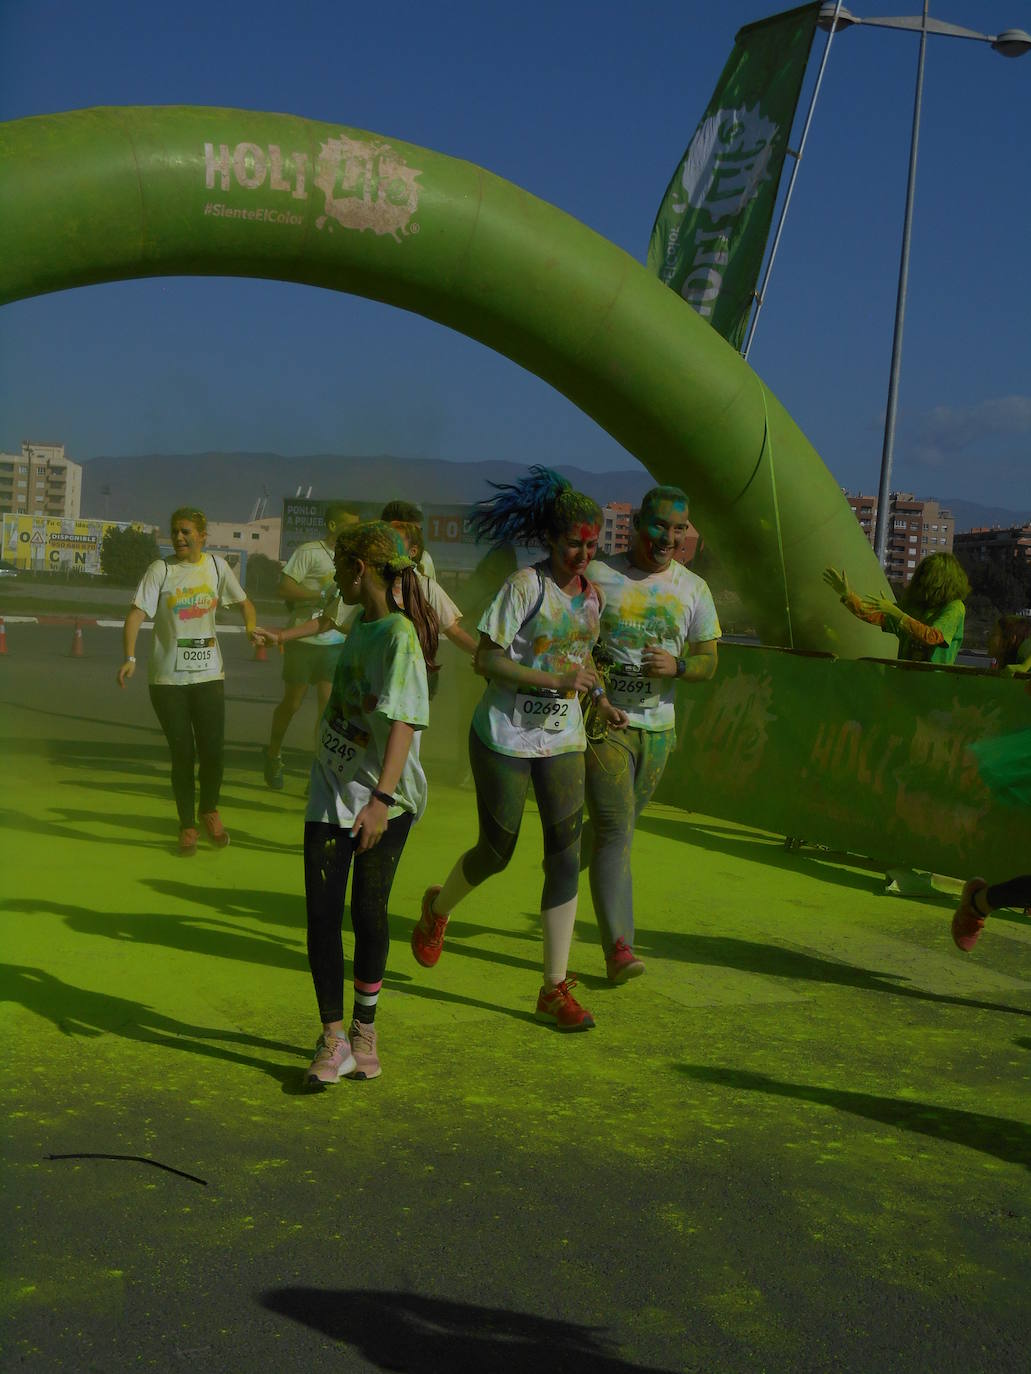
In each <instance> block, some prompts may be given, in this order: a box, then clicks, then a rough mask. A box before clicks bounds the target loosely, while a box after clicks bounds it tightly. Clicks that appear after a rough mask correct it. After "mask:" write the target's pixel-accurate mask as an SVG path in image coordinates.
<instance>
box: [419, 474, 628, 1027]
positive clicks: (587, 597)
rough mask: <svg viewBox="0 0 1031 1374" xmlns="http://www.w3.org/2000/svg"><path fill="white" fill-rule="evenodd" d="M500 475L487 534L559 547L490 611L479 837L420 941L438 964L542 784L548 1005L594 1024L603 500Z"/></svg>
mask: <svg viewBox="0 0 1031 1374" xmlns="http://www.w3.org/2000/svg"><path fill="white" fill-rule="evenodd" d="M492 485H495V486H497V488H498V495H497V496H495V497H492V498H490V499H488V500H486V501H483V502H480V503H478V506H477V509H476V511H475V513H474V515H473V522H474V526H475V529H476V531H477V535H478V537H481V538H489V539H490V540H491V542H492V544H494V545H498V544H501V543H522V544H525V545H528V546H538V547H539V546H541V545H544V546H545V547H546V548H547V550H548V554H547V557H546V558H545V559H543V560H542V561H541V562H539V563H537V564H535V565H534V566H532V567H529V568H522V569H519V570H518V571H516V572H514V573H512V574H511V576H510V577H508V578H507V579H506V580H505V582H504V583H503V585H502V587H501V589H500V591H499V592H498V594H497V595H496V596H495V598H494V600H493V601H492V602H491V604H490V606H489V607H488V608H487V610H486V611H485V612H484V614H483V616H482V618H481V620H480V622H479V630H480V643H479V648H478V651H477V666H478V669H479V671H480V672H481V673H482V674H483V675H484V676H485V677H486V678H487V687H486V690H485V691H484V694H483V696H482V698H481V700H480V702H479V704H478V705H477V707H476V710H475V712H474V714H473V719H472V726H471V728H470V732H469V759H470V764H471V767H472V775H473V781H474V784H475V787H476V804H477V810H478V812H479V837H478V839H477V841H476V844H475V845H474V846H473V847H472V848H471V849H469V850H467V851H466V853H464V854H463V855H462V856H461V858H460V859H459V860H458V862H457V863H456V864H455V865H454V867H453V868H452V870H451V872H450V874H449V875H448V877H447V878H446V879H445V880H444V882H443V883H442V884H441V885H439V886H431V887H428V888H427V889H426V892H425V893H424V895H423V899H422V910H421V913H420V916H419V920H418V922H417V923H416V925H415V928H414V929H413V931H412V953H413V954H414V956H415V958H416V960H417V961H418V963H420V964H421V965H423V967H425V968H432V967H433V966H434V965H435V964H436V963H437V961H438V960H439V958H440V956H441V952H442V950H443V946H444V932H445V928H446V926H447V923H448V920H449V918H450V916H451V913H452V911H453V910H454V909H455V907H456V906H457V905H458V904H459V902H461V901H462V900H463V899H464V898H465V897H467V896H468V895H469V893H470V892H472V891H473V890H474V889H475V888H477V887H478V886H479V885H480V884H481V883H483V882H485V881H486V880H487V878H489V877H492V876H493V875H495V874H497V873H500V872H502V871H503V870H504V868H505V867H506V866H507V864H508V862H509V860H510V859H511V857H512V853H513V851H514V849H515V846H516V840H517V839H518V836H519V828H520V825H521V823H522V818H523V810H524V807H525V804H526V795H527V791H528V789H529V787H530V784H531V783H532V784H533V790H534V795H535V797H536V800H537V807H538V810H539V812H540V818H541V827H542V830H543V834H544V887H543V891H542V894H541V926H542V930H543V936H544V979H543V986H542V987H541V989H540V992H539V994H538V997H537V1006H536V1014H537V1016H538V1017H541V1018H542V1019H544V1020H547V1021H549V1022H550V1023H552V1024H554V1025H555V1026H557V1027H558V1029H559V1030H561V1031H584V1030H588V1029H590V1028H591V1027H592V1026H593V1025H594V1018H593V1016H592V1015H591V1013H590V1012H589V1011H588V1010H587V1008H586V1007H583V1006H581V1005H580V1003H579V1002H578V1001H577V1000H576V998H575V997H574V996H573V989H574V987H575V986H576V982H577V980H576V978H575V977H571V976H570V975H569V972H568V961H569V950H570V945H571V943H572V938H573V926H574V922H575V919H576V905H577V886H578V880H579V855H580V828H581V823H582V817H583V799H584V763H583V760H584V749H585V746H586V736H585V733H584V721H583V715H582V712H581V708H580V701H579V696H578V694H579V693H581V692H593V693H595V695H596V697H597V698H598V699H599V701H600V702H601V706H600V709H601V710H602V711H603V712H605V711H606V710H607V709H608V708H607V704H606V703H605V702H604V693H603V692H602V690H601V689H600V688H599V687H598V685H597V675H596V673H595V671H594V668H593V665H592V663H591V650H592V649H593V647H594V644H595V641H596V640H597V637H598V624H599V619H600V615H601V598H600V597H599V594H598V591H597V590H596V588H595V587H594V586H592V584H591V583H590V582H589V581H588V579H587V577H586V576H585V573H586V569H587V567H588V564H589V563H590V561H591V559H592V557H593V556H594V553H595V550H596V549H597V546H598V533H599V530H600V528H601V511H600V510H599V509H598V506H597V504H596V503H595V502H594V501H592V500H591V498H590V497H588V496H585V495H583V493H581V492H577V491H574V490H573V488H572V487H571V486H570V484H569V483H568V482H567V481H566V480H565V478H563V477H560V476H559V474H558V473H555V472H552V471H551V470H550V469H548V468H544V467H540V466H534V467H531V468H530V471H529V474H528V476H526V477H524V478H523V479H521V480H520V481H518V482H516V483H514V484H511V485H507V484H506V485H498V484H496V483H495V484H492Z"/></svg>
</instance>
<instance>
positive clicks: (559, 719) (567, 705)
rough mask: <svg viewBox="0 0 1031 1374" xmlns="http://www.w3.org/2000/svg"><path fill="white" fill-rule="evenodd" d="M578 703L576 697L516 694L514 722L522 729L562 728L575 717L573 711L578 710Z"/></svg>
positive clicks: (569, 723)
mask: <svg viewBox="0 0 1031 1374" xmlns="http://www.w3.org/2000/svg"><path fill="white" fill-rule="evenodd" d="M579 709H580V703H579V701H578V700H577V698H576V697H573V698H572V700H570V699H569V698H568V697H537V696H530V695H529V694H526V695H524V694H523V693H522V692H518V693H517V694H516V700H515V723H516V724H517V725H518V726H519V727H520V728H521V729H523V730H564V729H565V728H566V726H567V725H571V724H572V723H573V720H574V719H575V717H574V715H573V712H574V711H579Z"/></svg>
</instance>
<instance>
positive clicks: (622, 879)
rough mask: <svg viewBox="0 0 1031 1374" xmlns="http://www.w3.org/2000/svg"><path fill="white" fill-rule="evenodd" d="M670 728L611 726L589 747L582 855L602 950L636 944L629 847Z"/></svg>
mask: <svg viewBox="0 0 1031 1374" xmlns="http://www.w3.org/2000/svg"><path fill="white" fill-rule="evenodd" d="M676 742H677V740H676V733H675V731H673V730H638V729H634V728H628V729H626V730H610V731H609V732H608V734H607V735H606V736H605V738H604V739H602V740H600V741H599V742H597V743H594V742H592V743H590V744H589V745H588V746H587V753H586V755H585V758H584V763H585V766H586V770H587V811H588V815H589V816H590V823H589V826H587V827H585V830H584V840H583V849H584V857H585V858H587V859H589V862H590V870H591V896H592V897H593V898H594V912H595V915H596V917H597V920H598V930H599V933H600V935H601V944H602V949H603V950H604V951H605V953H606V954H610V953H611V952H612V947H613V945H614V944H615V943H616V941H617V940H620V939H622V940H625V941H626V942H627V944H628V945H631V946H632V945H633V943H634V889H633V879H632V877H631V873H630V848H631V845H632V844H633V841H634V826H635V825H636V824H637V818H638V816H639V815H640V814H641V812H642V811H643V810H644V808H645V806H647V804H648V802H650V801H651V799H652V796H653V794H654V792H655V789H656V787H658V785H659V779H660V778H661V777H662V771H663V769H664V768H665V767H666V762H667V760H668V759H669V756H670V754H671V753H672V752H673V746H674V745H675V744H676Z"/></svg>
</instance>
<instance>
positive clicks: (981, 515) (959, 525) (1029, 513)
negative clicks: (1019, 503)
mask: <svg viewBox="0 0 1031 1374" xmlns="http://www.w3.org/2000/svg"><path fill="white" fill-rule="evenodd" d="M941 504H942V505H943V506H944V507H945V509H946V510H950V511H952V514H953V515H954V516H955V517H956V533H957V534H960V533H962V531H963V530H972V529H974V527H975V526H977V525H988V526H991V525H1002V526H1003V527H1004V528H1005V527H1007V526H1009V525H1026V524H1027V522H1028V521H1029V520H1031V506H1024V507H1023V508H1022V509H1017V510H1010V509H1008V508H1007V507H1005V506H979V505H978V504H977V503H976V502H975V501H960V500H959V499H958V498H952V497H948V496H946V497H945V498H944V499H943V500H942V502H941Z"/></svg>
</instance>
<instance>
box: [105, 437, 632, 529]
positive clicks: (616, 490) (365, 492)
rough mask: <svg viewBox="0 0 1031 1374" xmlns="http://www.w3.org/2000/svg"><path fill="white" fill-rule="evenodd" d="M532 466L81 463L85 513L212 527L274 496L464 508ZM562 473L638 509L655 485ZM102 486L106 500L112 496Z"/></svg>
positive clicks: (183, 459)
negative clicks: (194, 512)
mask: <svg viewBox="0 0 1031 1374" xmlns="http://www.w3.org/2000/svg"><path fill="white" fill-rule="evenodd" d="M525 471H526V466H525V464H521V463H506V462H498V461H494V460H486V461H484V462H482V463H450V462H445V461H443V460H440V459H431V458H394V457H392V456H390V455H389V454H376V455H375V456H361V457H353V456H344V455H342V454H315V455H312V456H310V457H304V458H284V457H283V456H282V455H281V454H278V453H189V454H178V453H177V454H165V453H161V454H157V453H150V454H143V455H140V456H138V457H131V458H104V457H100V458H89V459H86V460H85V461H84V462H83V470H82V513H83V515H86V516H91V517H94V518H99V517H105V518H109V519H111V520H142V521H146V522H148V523H152V524H156V525H160V526H161V527H162V528H163V527H164V525H165V523H166V521H167V520H168V517H169V515H170V514H171V513H172V511H173V510H175V508H176V507H177V506H183V505H196V506H199V507H200V508H201V510H203V511H204V513H205V514H206V515H207V517H208V519H209V520H234V521H235V520H241V521H242V520H248V519H250V516H251V512H252V511H253V509H254V505H255V502H256V501H257V500H258V498H259V497H260V496H261V495H262V492H263V491H267V492H268V495H269V503H268V507H267V510H266V514H267V515H269V516H278V515H281V514H282V510H283V505H282V503H283V498H284V497H286V496H294V495H295V494H296V493H297V489H298V487H300V488H301V489H302V493H304V492H307V489H308V487H309V486H310V487H311V488H312V493H311V494H312V496H313V497H317V498H321V499H326V498H329V497H340V498H341V499H343V500H347V499H349V498H350V499H352V500H355V501H373V500H378V499H380V498H382V499H383V501H384V502H386V501H389V500H390V499H391V498H392V497H407V498H408V499H410V500H413V501H427V502H430V501H432V502H437V503H439V502H448V501H454V502H456V503H461V504H466V503H469V502H472V501H477V500H479V499H480V498H481V497H483V496H489V495H490V494H491V488H490V487H489V486H488V485H487V484H488V482H491V481H493V482H511V481H512V480H513V478H515V477H518V476H519V475H520V474H522V473H524V472H525ZM561 471H562V473H563V475H564V476H565V477H568V478H569V480H570V481H571V482H572V483H573V485H574V486H575V487H577V488H579V489H580V490H581V491H585V492H587V493H588V495H590V496H593V497H594V498H595V500H597V501H600V502H602V503H604V502H605V501H630V502H632V503H635V504H636V502H637V501H638V500H639V499H640V497H641V496H643V495H644V493H645V492H646V491H647V490H648V488H649V487H650V486H652V485H654V479H653V478H652V477H651V476H650V474H649V473H648V472H647V471H646V470H645V469H644V468H643V467H640V466H638V467H636V468H631V469H627V470H625V471H619V472H587V471H585V470H584V469H582V468H575V467H563V468H562V469H561ZM105 488H107V489H109V494H108V495H105V494H104V493H105Z"/></svg>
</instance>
